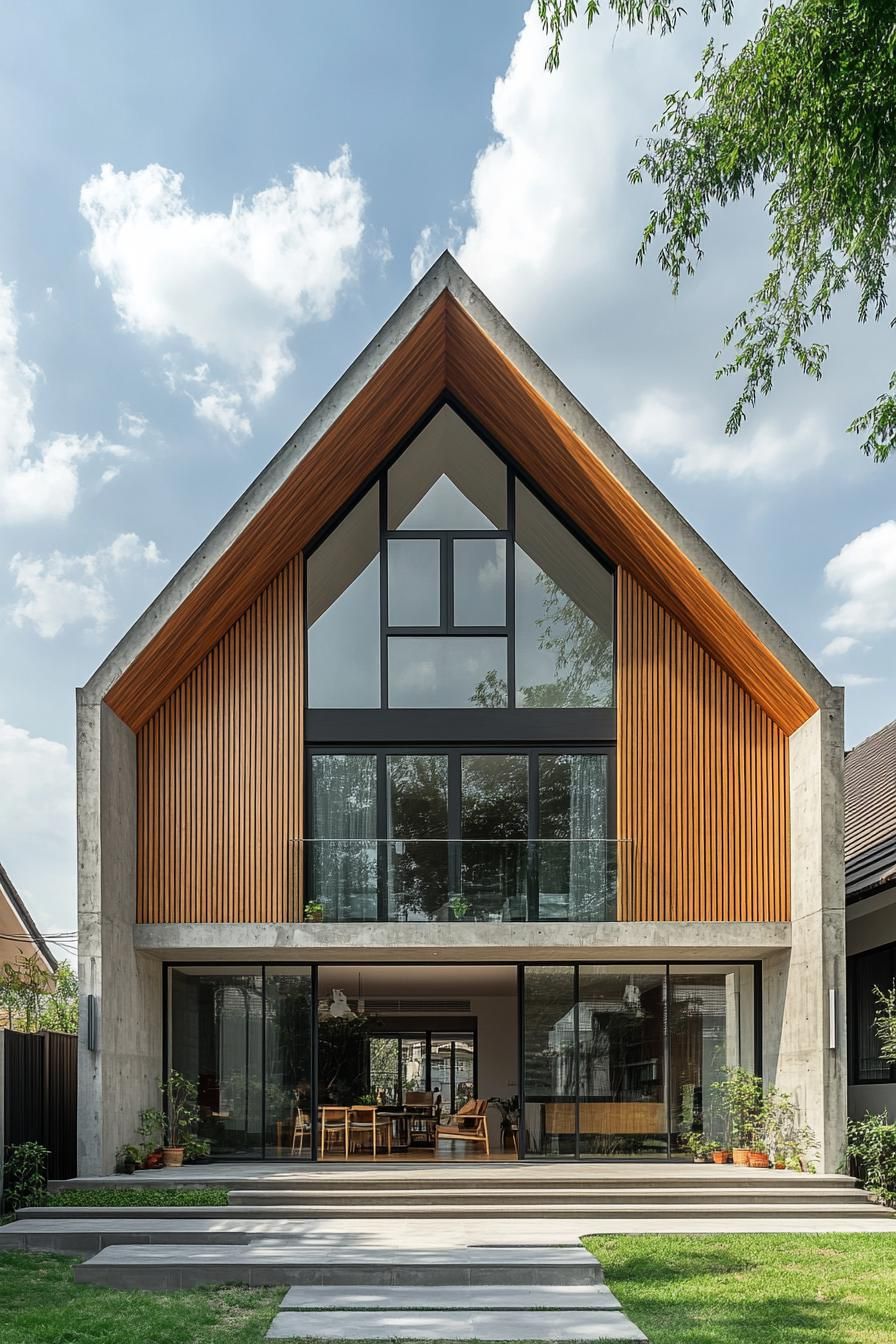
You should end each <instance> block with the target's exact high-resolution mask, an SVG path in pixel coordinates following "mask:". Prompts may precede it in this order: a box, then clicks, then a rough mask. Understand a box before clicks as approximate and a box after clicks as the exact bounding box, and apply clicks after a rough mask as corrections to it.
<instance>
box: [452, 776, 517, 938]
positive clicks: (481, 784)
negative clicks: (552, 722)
mask: <svg viewBox="0 0 896 1344" xmlns="http://www.w3.org/2000/svg"><path fill="white" fill-rule="evenodd" d="M528 770H529V766H528V760H527V758H526V757H525V756H511V755H508V756H499V755H494V756H492V755H489V756H485V755H483V756H472V755H471V756H465V757H464V758H463V762H462V776H461V835H462V836H463V846H462V857H463V869H462V877H461V880H462V889H463V894H464V896H465V897H468V898H469V899H470V901H471V903H472V907H473V912H474V914H476V913H479V914H487V913H490V914H493V915H495V916H499V915H500V916H504V915H508V914H509V915H510V917H517V918H519V917H521V916H522V913H523V910H522V902H523V901H524V899H525V887H526V860H527V855H526V844H525V840H526V837H527V835H528V831H529V816H528ZM477 840H479V841H490V842H492V843H484V844H477V843H476V841H477ZM499 840H506V841H507V844H503V845H502V844H496V843H494V842H495V841H499ZM508 902H509V905H508V904H507V903H508Z"/></svg>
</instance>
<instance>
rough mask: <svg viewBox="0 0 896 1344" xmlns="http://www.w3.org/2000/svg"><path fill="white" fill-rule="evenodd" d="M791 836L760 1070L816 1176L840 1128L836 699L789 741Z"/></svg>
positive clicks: (831, 1159) (842, 1046)
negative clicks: (785, 920)
mask: <svg viewBox="0 0 896 1344" xmlns="http://www.w3.org/2000/svg"><path fill="white" fill-rule="evenodd" d="M790 831H791V920H792V924H791V928H792V943H791V948H790V951H789V952H780V953H776V954H773V955H772V956H770V957H768V958H766V959H765V961H764V962H763V1028H764V1061H763V1063H764V1067H763V1072H764V1074H765V1076H766V1078H767V1079H768V1080H769V1081H770V1082H773V1083H775V1084H776V1085H777V1086H778V1087H782V1088H784V1089H785V1090H786V1091H788V1092H790V1093H792V1094H793V1096H794V1098H795V1099H796V1101H797V1104H798V1105H799V1107H800V1112H801V1114H802V1117H803V1119H804V1121H805V1122H806V1123H807V1124H808V1125H811V1127H812V1129H813V1130H814V1131H815V1135H816V1138H817V1139H818V1143H819V1148H820V1153H819V1169H820V1170H821V1171H826V1172H834V1171H837V1169H838V1167H839V1166H840V1164H841V1162H842V1159H843V1146H844V1141H845V1128H846V947H845V899H844V873H843V697H842V693H841V692H840V691H835V692H834V693H833V695H832V697H831V699H830V701H829V703H828V704H826V705H824V706H823V707H822V708H821V709H820V710H819V711H818V713H817V714H815V715H814V716H813V718H811V719H810V720H809V721H808V723H806V724H804V725H803V727H802V728H800V729H799V730H798V731H797V732H795V733H794V734H793V736H792V737H791V739H790ZM832 993H833V1000H832V999H831V994H832ZM832 1002H833V1029H832V1023H831V1005H832Z"/></svg>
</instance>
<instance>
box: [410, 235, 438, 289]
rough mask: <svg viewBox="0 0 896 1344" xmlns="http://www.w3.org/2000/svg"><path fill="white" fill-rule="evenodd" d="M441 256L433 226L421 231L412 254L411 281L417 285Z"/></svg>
mask: <svg viewBox="0 0 896 1344" xmlns="http://www.w3.org/2000/svg"><path fill="white" fill-rule="evenodd" d="M438 255H439V246H438V242H437V240H436V238H435V237H434V230H433V227H432V225H431V224H427V225H426V226H425V228H422V229H421V230H420V237H419V238H418V239H417V241H416V243H415V244H414V250H413V251H412V252H411V279H412V280H413V282H414V284H415V285H416V283H417V281H418V280H420V279H421V278H422V277H423V276H424V275H425V274H426V272H427V271H428V270H429V268H430V266H431V265H432V264H433V262H434V261H435V259H436V257H437V256H438Z"/></svg>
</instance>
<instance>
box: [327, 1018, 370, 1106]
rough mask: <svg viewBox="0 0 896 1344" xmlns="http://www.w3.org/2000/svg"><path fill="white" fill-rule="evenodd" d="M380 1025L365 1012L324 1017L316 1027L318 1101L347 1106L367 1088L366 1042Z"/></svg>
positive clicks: (362, 1094)
mask: <svg viewBox="0 0 896 1344" xmlns="http://www.w3.org/2000/svg"><path fill="white" fill-rule="evenodd" d="M381 1026H382V1024H381V1023H380V1022H379V1021H378V1020H377V1019H376V1018H374V1017H368V1016H366V1015H365V1014H364V1013H352V1014H350V1015H348V1016H346V1017H323V1016H321V1017H320V1018H319V1020H318V1026H317V1076H318V1094H319V1098H320V1101H321V1102H331V1103H332V1104H333V1105H334V1106H350V1105H351V1104H352V1103H353V1102H356V1101H357V1100H358V1098H359V1097H362V1096H364V1094H365V1093H366V1091H367V1085H366V1084H367V1059H368V1042H369V1040H370V1036H371V1033H372V1032H374V1031H376V1030H377V1028H381Z"/></svg>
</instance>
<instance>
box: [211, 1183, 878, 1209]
mask: <svg viewBox="0 0 896 1344" xmlns="http://www.w3.org/2000/svg"><path fill="white" fill-rule="evenodd" d="M731 1200H737V1201H739V1202H750V1201H755V1202H757V1203H762V1204H766V1205H769V1204H774V1203H776V1202H778V1203H780V1204H781V1205H782V1207H784V1206H787V1205H789V1204H790V1203H791V1202H792V1201H794V1200H796V1201H798V1202H800V1203H813V1202H814V1201H816V1200H818V1201H820V1202H822V1203H828V1204H835V1203H840V1202H843V1203H864V1202H866V1201H867V1195H866V1193H865V1191H864V1190H860V1189H858V1188H857V1187H855V1186H844V1187H834V1188H833V1189H830V1188H825V1187H820V1186H809V1187H807V1188H805V1189H800V1188H799V1187H776V1186H773V1185H767V1186H764V1187H756V1186H751V1187H750V1188H749V1189H746V1190H744V1189H740V1188H738V1187H737V1186H736V1185H720V1186H718V1187H717V1188H715V1189H713V1190H707V1189H705V1188H701V1187H699V1186H687V1187H685V1188H683V1189H675V1190H670V1189H664V1188H660V1189H655V1190H647V1189H641V1188H636V1189H630V1188H629V1187H627V1186H622V1187H615V1186H601V1187H594V1188H585V1189H563V1188H557V1187H550V1186H545V1187H539V1188H538V1189H535V1190H531V1189H528V1188H526V1189H523V1190H514V1191H495V1190H491V1189H489V1188H481V1187H470V1188H469V1189H464V1188H458V1189H452V1190H414V1189H400V1190H388V1191H386V1190H384V1191H380V1190H369V1189H353V1188H352V1187H350V1186H349V1187H343V1188H340V1189H333V1190H327V1191H321V1190H318V1189H316V1188H310V1187H309V1188H308V1189H305V1190H290V1191H284V1190H231V1191H230V1193H229V1195H228V1207H229V1208H240V1207H243V1206H248V1207H250V1208H258V1209H261V1208H266V1207H271V1206H274V1207H278V1208H289V1207H294V1208H297V1209H300V1208H305V1207H308V1206H311V1205H316V1206H318V1207H321V1206H323V1205H327V1206H328V1207H331V1208H336V1207H338V1206H340V1205H358V1204H363V1205H365V1206H366V1207H372V1206H373V1205H375V1204H380V1205H383V1206H388V1205H390V1204H394V1203H396V1202H398V1203H400V1204H402V1205H404V1206H409V1205H412V1204H413V1205H421V1206H429V1207H440V1208H441V1207H447V1206H449V1205H460V1204H467V1205H471V1206H472V1205H476V1204H491V1205H494V1204H495V1203H497V1202H499V1201H500V1203H501V1204H503V1205H504V1207H505V1208H514V1209H515V1208H517V1207H523V1206H526V1205H531V1204H533V1203H536V1202H537V1203H538V1204H540V1205H554V1206H556V1207H557V1208H565V1207H567V1206H568V1205H570V1204H572V1203H575V1204H578V1205H580V1206H583V1205H586V1204H592V1203H596V1204H610V1203H612V1204H626V1205H629V1206H634V1205H637V1204H669V1205H675V1204H679V1203H690V1204H706V1205H707V1206H709V1205H711V1204H716V1203H727V1202H730V1201H731Z"/></svg>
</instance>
